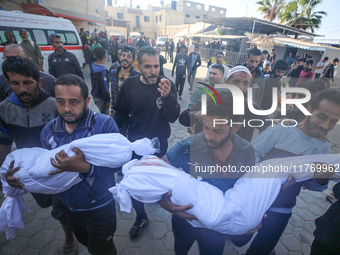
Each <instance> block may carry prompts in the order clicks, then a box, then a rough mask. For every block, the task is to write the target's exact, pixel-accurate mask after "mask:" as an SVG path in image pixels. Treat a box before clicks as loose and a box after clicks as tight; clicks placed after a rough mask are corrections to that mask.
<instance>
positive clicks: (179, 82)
mask: <svg viewBox="0 0 340 255" xmlns="http://www.w3.org/2000/svg"><path fill="white" fill-rule="evenodd" d="M184 83H185V75H177V74H176V87H177V92H178V95H179V96H182V93H183V88H184Z"/></svg>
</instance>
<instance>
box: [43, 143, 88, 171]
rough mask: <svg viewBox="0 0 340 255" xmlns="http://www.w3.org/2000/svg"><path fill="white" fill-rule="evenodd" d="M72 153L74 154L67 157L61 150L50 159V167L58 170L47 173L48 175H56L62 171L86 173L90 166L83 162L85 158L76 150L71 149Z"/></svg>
mask: <svg viewBox="0 0 340 255" xmlns="http://www.w3.org/2000/svg"><path fill="white" fill-rule="evenodd" d="M72 151H73V152H74V153H75V154H76V155H74V156H72V157H69V156H68V155H67V154H66V152H65V151H64V150H61V151H60V152H58V153H57V154H55V159H56V160H54V159H53V158H51V164H52V166H54V167H56V168H58V169H57V170H55V171H52V172H50V173H49V175H53V174H58V173H61V172H64V171H69V172H78V173H88V172H89V171H90V168H91V165H90V163H88V162H87V161H86V160H85V156H84V154H83V153H82V151H81V150H79V149H78V148H72Z"/></svg>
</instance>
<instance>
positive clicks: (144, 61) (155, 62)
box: [113, 47, 180, 237]
mask: <svg viewBox="0 0 340 255" xmlns="http://www.w3.org/2000/svg"><path fill="white" fill-rule="evenodd" d="M138 66H139V68H140V73H141V74H140V75H139V76H135V77H130V78H127V79H126V80H125V81H124V83H123V85H122V88H121V89H120V92H119V94H118V97H117V101H116V103H115V105H114V107H113V109H114V111H115V114H114V119H115V121H116V123H117V125H118V127H122V126H123V125H124V123H127V122H128V121H129V119H130V127H129V129H128V132H127V136H128V138H129V140H130V141H131V142H134V141H136V140H137V139H141V138H144V137H147V138H154V137H157V138H158V139H159V141H160V153H157V154H155V155H156V156H158V157H162V156H163V155H164V154H165V153H166V151H167V148H168V138H169V136H170V132H171V129H170V124H169V123H173V122H175V121H176V120H177V118H178V116H179V112H180V106H179V104H178V102H177V93H176V88H175V85H174V84H171V83H170V81H169V80H168V79H165V78H163V77H160V76H159V58H158V55H157V51H156V50H155V49H154V48H152V47H143V48H141V49H140V50H139V53H138ZM129 115H130V116H131V117H130V116H129ZM133 206H134V208H135V210H136V213H137V217H136V222H135V224H134V225H133V227H132V228H131V230H130V236H131V237H135V236H137V235H139V234H140V233H141V231H142V229H143V228H144V227H145V226H146V225H147V224H148V223H149V220H148V218H147V215H146V213H145V210H144V204H143V203H141V202H138V201H136V200H134V199H133Z"/></svg>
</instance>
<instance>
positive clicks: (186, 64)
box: [171, 44, 190, 100]
mask: <svg viewBox="0 0 340 255" xmlns="http://www.w3.org/2000/svg"><path fill="white" fill-rule="evenodd" d="M180 47H181V48H180V49H181V52H180V53H178V54H177V55H176V57H175V62H174V64H173V66H172V73H171V76H172V77H174V72H175V68H176V82H175V83H176V87H177V92H178V95H179V99H180V100H181V99H182V93H183V88H184V83H185V76H186V70H188V76H190V59H189V56H188V55H187V54H186V53H185V51H186V49H187V47H185V45H184V44H182V45H181V46H180Z"/></svg>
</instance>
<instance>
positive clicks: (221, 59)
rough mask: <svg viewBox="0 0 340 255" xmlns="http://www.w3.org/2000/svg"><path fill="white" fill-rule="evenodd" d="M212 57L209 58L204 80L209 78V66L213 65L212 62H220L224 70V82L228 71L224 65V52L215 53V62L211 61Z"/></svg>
mask: <svg viewBox="0 0 340 255" xmlns="http://www.w3.org/2000/svg"><path fill="white" fill-rule="evenodd" d="M213 61H214V59H211V60H209V62H208V66H209V68H208V71H207V75H206V77H205V81H208V80H209V75H210V69H211V67H212V66H213V65H214V64H220V65H222V66H223V67H224V72H223V80H222V81H223V83H225V81H226V80H227V76H228V73H229V68H228V67H227V66H226V65H225V62H224V54H223V52H222V51H219V52H217V53H216V57H215V61H216V62H215V63H214V62H213Z"/></svg>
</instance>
